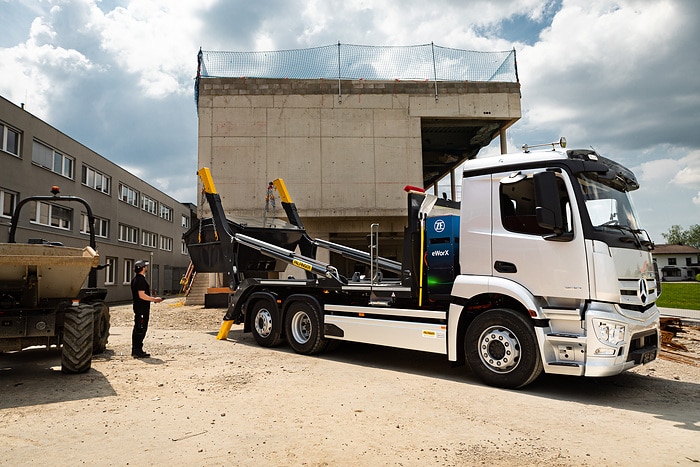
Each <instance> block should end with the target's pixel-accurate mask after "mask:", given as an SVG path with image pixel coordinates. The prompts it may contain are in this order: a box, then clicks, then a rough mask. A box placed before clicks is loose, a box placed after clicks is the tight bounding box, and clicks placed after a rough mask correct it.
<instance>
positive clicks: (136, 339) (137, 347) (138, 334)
mask: <svg viewBox="0 0 700 467" xmlns="http://www.w3.org/2000/svg"><path fill="white" fill-rule="evenodd" d="M150 313H151V311H150V310H146V311H135V312H134V331H133V332H132V333H131V352H132V353H134V352H136V353H139V352H143V340H144V339H145V338H146V331H148V318H149V317H150Z"/></svg>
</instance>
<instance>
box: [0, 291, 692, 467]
mask: <svg viewBox="0 0 700 467" xmlns="http://www.w3.org/2000/svg"><path fill="white" fill-rule="evenodd" d="M111 311H112V332H111V336H110V340H109V344H108V350H107V352H106V353H104V354H102V355H98V356H95V358H94V359H93V363H92V369H91V370H90V371H89V372H87V373H85V374H81V375H73V376H68V375H62V374H61V372H60V354H59V351H58V350H55V349H54V350H49V351H47V350H43V349H41V350H39V349H37V350H29V351H25V352H20V353H13V354H2V355H0V465H13V466H16V465H30V464H31V465H59V466H63V465H65V466H76V465H105V466H107V465H122V466H126V465H149V464H150V465H153V464H155V465H166V464H167V465H201V466H209V465H250V466H253V465H255V466H259V465H293V466H335V465H396V466H424V465H451V466H461V465H532V466H534V465H549V466H600V465H636V466H647V465H649V466H651V465H654V466H657V465H697V463H699V462H700V443H699V442H698V440H700V436H699V435H700V366H698V364H697V363H695V364H693V363H692V362H691V363H680V362H677V361H669V360H666V359H659V360H656V361H655V362H652V363H650V364H649V365H647V366H645V367H641V368H637V369H635V370H632V371H629V372H627V373H624V374H622V375H618V376H615V377H611V378H604V379H588V378H571V377H561V376H549V375H544V376H543V377H541V378H540V379H538V380H537V381H535V383H533V384H532V385H530V386H528V387H526V388H524V389H521V390H518V391H507V390H502V389H495V388H491V387H488V386H484V385H483V384H481V383H480V382H479V381H478V380H477V379H476V378H475V377H474V376H473V375H472V374H470V372H469V370H468V368H466V367H453V366H452V365H451V364H450V362H448V361H447V360H446V359H445V357H444V356H440V355H432V354H423V353H417V352H411V351H403V350H394V349H385V348H380V347H375V346H369V345H360V344H347V343H344V345H342V346H341V347H340V348H339V349H337V350H335V351H334V352H332V353H327V354H322V355H320V356H316V357H308V356H302V355H297V354H295V353H294V352H293V351H291V349H290V348H289V347H287V346H281V347H279V348H274V349H267V348H261V347H258V346H257V345H256V344H255V342H254V340H253V338H252V336H251V335H250V334H243V332H242V329H241V326H234V327H233V328H232V330H231V332H230V334H229V338H228V340H222V341H219V340H216V334H217V333H218V330H219V326H220V324H221V318H222V317H223V313H224V310H221V309H204V308H202V307H191V306H184V305H183V304H182V302H181V301H180V300H178V299H169V300H166V301H165V302H163V303H161V304H157V305H154V306H153V307H152V315H151V316H152V318H151V328H150V329H149V331H148V336H147V337H146V343H145V348H146V350H147V351H149V352H150V353H151V354H152V358H150V359H145V360H137V359H133V358H131V356H130V341H131V323H132V316H133V315H132V312H131V308H130V306H120V307H112V309H111ZM685 329H686V334H684V335H679V336H678V337H677V338H676V339H675V341H676V342H679V343H683V344H685V345H686V346H687V347H688V349H689V350H690V351H689V352H682V351H681V352H680V353H682V354H685V355H689V356H693V357H695V358H697V357H698V356H700V329H698V328H693V327H690V328H688V327H687V326H685Z"/></svg>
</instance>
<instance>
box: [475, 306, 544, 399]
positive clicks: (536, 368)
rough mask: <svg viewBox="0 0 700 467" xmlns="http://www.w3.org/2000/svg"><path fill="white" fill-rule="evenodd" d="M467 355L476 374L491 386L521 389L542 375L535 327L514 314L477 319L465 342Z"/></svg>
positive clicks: (497, 312) (487, 314)
mask: <svg viewBox="0 0 700 467" xmlns="http://www.w3.org/2000/svg"><path fill="white" fill-rule="evenodd" d="M464 352H465V357H466V359H467V361H468V362H469V366H470V367H471V369H472V371H473V372H474V373H475V374H476V375H477V376H478V377H479V378H480V379H481V380H482V381H483V382H484V383H486V384H488V385H489V386H496V387H500V388H506V389H517V388H521V387H523V386H526V385H528V384H530V383H531V382H532V381H534V380H535V379H536V378H537V377H538V376H539V375H540V373H542V368H543V367H542V360H541V358H540V352H539V348H538V346H537V340H536V337H535V333H534V332H533V330H532V326H531V324H530V323H529V322H528V321H527V318H526V317H524V316H523V315H521V314H520V313H517V312H515V311H513V310H508V309H497V310H490V311H487V312H485V313H482V314H480V315H479V316H477V317H476V318H474V321H472V323H471V324H470V325H469V328H468V329H467V333H466V336H465V339H464Z"/></svg>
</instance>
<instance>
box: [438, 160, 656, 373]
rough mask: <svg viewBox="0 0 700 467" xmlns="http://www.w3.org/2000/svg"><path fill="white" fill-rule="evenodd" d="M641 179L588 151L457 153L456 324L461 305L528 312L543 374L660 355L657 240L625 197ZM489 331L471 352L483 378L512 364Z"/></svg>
mask: <svg viewBox="0 0 700 467" xmlns="http://www.w3.org/2000/svg"><path fill="white" fill-rule="evenodd" d="M638 187H639V185H638V183H637V180H636V179H635V177H634V175H633V174H632V172H630V171H629V170H627V169H626V168H624V167H623V166H621V165H619V164H617V163H615V162H613V161H611V160H609V159H606V158H604V157H602V156H600V155H599V154H597V153H596V152H595V151H591V150H566V149H565V148H560V149H556V148H554V147H553V149H552V150H551V151H537V152H529V151H528V152H525V153H522V154H511V155H501V156H497V157H490V158H483V159H476V160H473V161H468V162H467V163H465V166H464V177H463V185H462V206H461V229H460V265H461V275H460V276H458V277H457V278H456V280H455V283H454V286H453V289H452V295H453V296H454V297H458V299H457V300H456V303H453V304H452V305H451V311H452V313H450V319H451V320H452V321H453V322H454V323H455V327H457V324H458V323H459V322H460V316H461V314H462V313H463V312H464V311H469V312H471V313H475V310H477V309H479V308H480V307H483V306H484V303H488V304H493V303H497V302H504V303H508V305H507V308H509V309H512V308H515V309H518V310H519V312H521V313H527V315H529V316H530V317H531V318H532V323H533V324H534V329H535V334H536V337H537V341H538V347H539V349H540V352H541V353H542V355H541V360H542V363H543V368H544V371H545V372H547V373H557V374H570V375H581V376H607V375H613V374H617V373H620V372H621V371H624V370H625V369H628V368H631V367H632V366H635V365H637V364H640V363H646V362H647V361H651V360H653V359H654V358H656V355H657V352H658V341H659V340H658V339H659V337H658V317H659V312H658V309H657V307H656V304H655V302H656V299H657V297H658V293H659V291H658V282H657V277H656V275H655V271H654V268H653V262H652V257H651V250H652V249H653V243H652V242H651V240H650V239H649V236H648V234H647V233H646V232H645V231H644V230H642V229H641V228H640V226H639V222H638V218H637V215H636V213H635V210H634V207H633V204H632V200H631V198H630V196H629V193H630V192H631V191H633V190H636V189H637V188H638ZM462 303H464V307H461V305H460V304H462ZM496 328H497V327H496ZM493 329H495V328H492V327H489V328H488V329H485V330H484V331H483V333H482V334H484V337H480V338H479V341H480V342H482V344H483V345H482V346H481V347H482V348H483V350H482V351H481V352H479V353H478V362H470V363H471V364H472V367H474V366H475V364H476V365H479V364H480V365H481V366H483V368H484V369H485V374H486V376H487V378H488V377H496V378H498V377H503V376H504V375H507V374H508V372H510V371H513V370H514V369H515V368H516V367H517V366H518V365H517V362H516V361H514V360H513V359H508V360H507V361H504V358H503V357H501V354H502V353H503V352H504V348H502V347H501V346H500V345H499V344H497V343H492V342H491V341H489V340H488V339H487V337H485V335H486V334H488V332H489V331H493ZM499 332H502V333H503V334H504V335H508V332H505V331H499ZM496 335H499V334H498V333H497V334H496ZM502 339H503V340H504V341H505V342H506V343H507V344H509V345H510V346H511V347H518V345H519V343H518V342H515V340H513V341H509V338H508V337H502ZM455 342H458V340H455ZM452 352H454V353H455V355H456V354H457V353H458V352H459V350H458V348H457V346H456V344H455V347H454V349H452ZM499 357H501V358H499ZM489 372H490V373H493V374H489Z"/></svg>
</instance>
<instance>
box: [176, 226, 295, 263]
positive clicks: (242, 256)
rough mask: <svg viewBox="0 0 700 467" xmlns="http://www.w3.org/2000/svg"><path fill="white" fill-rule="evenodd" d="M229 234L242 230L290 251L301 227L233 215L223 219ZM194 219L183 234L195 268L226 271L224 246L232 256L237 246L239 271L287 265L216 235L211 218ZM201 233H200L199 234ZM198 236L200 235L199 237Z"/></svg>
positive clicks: (245, 233) (225, 237)
mask: <svg viewBox="0 0 700 467" xmlns="http://www.w3.org/2000/svg"><path fill="white" fill-rule="evenodd" d="M227 222H228V226H229V228H230V230H231V232H232V233H233V234H244V235H248V236H250V237H253V238H256V239H258V240H262V241H264V242H267V243H271V244H273V245H276V246H279V247H282V248H285V249H287V250H291V251H294V250H295V249H296V247H297V245H298V244H299V241H300V240H301V238H302V235H303V234H304V232H305V231H304V230H303V229H300V228H298V227H296V226H294V225H292V224H289V223H286V222H284V221H282V220H279V219H272V220H266V221H263V220H262V219H244V218H237V219H236V220H235V221H234V220H230V219H227ZM201 223H202V225H201V231H200V226H199V221H197V222H195V225H193V226H192V228H191V229H190V230H188V231H187V232H185V233H184V234H183V238H184V240H185V244H186V245H187V250H188V251H189V253H190V259H191V260H192V264H193V265H194V268H195V270H196V271H197V272H200V273H201V272H227V271H229V270H230V266H229V265H228V264H226V259H225V255H224V250H223V249H224V248H228V251H227V253H228V257H229V258H233V257H234V253H235V249H236V248H237V249H238V261H237V264H238V271H239V272H241V273H243V274H244V275H245V274H246V273H248V274H251V273H260V272H281V271H284V270H285V268H286V267H287V263H286V262H284V261H278V260H276V259H274V258H271V257H269V256H266V255H264V254H262V253H260V252H259V251H257V250H254V249H252V248H249V247H246V246H243V245H237V244H236V243H235V242H231V239H230V238H227V235H226V234H225V233H224V232H218V239H217V237H216V233H217V232H215V227H214V222H213V219H211V218H205V219H202V220H201ZM200 234H201V235H200ZM200 237H201V238H200Z"/></svg>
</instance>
